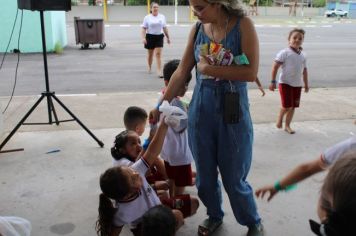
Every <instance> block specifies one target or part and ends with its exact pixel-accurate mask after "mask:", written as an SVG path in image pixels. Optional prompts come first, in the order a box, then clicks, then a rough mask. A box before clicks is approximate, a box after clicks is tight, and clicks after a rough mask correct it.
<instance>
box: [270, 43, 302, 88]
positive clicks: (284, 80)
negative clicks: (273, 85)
mask: <svg viewBox="0 0 356 236" xmlns="http://www.w3.org/2000/svg"><path fill="white" fill-rule="evenodd" d="M275 61H276V62H277V63H280V64H281V67H282V70H281V73H280V74H279V78H278V83H281V84H288V85H290V86H292V87H302V86H303V71H304V68H307V66H306V63H307V62H306V55H305V54H304V53H303V51H300V53H297V52H296V51H295V50H293V49H291V48H290V47H288V48H285V49H282V50H281V51H279V52H278V54H277V56H276V58H275Z"/></svg>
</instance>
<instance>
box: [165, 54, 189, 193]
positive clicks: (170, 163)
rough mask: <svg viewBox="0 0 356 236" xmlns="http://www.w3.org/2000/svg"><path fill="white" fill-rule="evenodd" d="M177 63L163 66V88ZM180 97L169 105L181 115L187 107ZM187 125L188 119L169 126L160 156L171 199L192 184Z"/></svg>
mask: <svg viewBox="0 0 356 236" xmlns="http://www.w3.org/2000/svg"><path fill="white" fill-rule="evenodd" d="M179 62H180V61H179V60H171V61H169V62H167V63H166V64H165V65H164V68H163V78H164V82H165V86H167V85H168V83H169V80H170V78H171V76H172V74H173V72H174V71H175V70H176V69H177V67H178V65H179ZM191 77H192V76H191V74H190V75H189V77H188V78H187V79H186V84H185V87H184V88H181V91H180V94H179V96H180V97H183V96H184V94H185V92H186V90H187V88H188V83H189V81H190V79H191ZM163 92H164V91H163ZM180 97H175V98H174V99H172V101H171V103H170V105H171V106H175V107H176V108H177V109H179V110H180V111H181V112H182V113H184V114H186V112H187V105H185V104H184V103H183V102H182V101H181V99H180ZM187 125H188V119H182V120H180V123H179V124H177V126H176V127H172V126H169V128H168V131H167V134H166V137H165V140H164V143H163V146H162V151H161V154H160V155H161V158H162V159H163V160H164V165H165V168H166V173H167V176H168V179H169V194H170V196H171V197H174V196H177V195H181V194H183V193H184V188H185V186H191V185H193V184H194V181H193V172H192V167H191V162H192V161H193V156H192V153H191V151H190V148H189V145H188V132H187Z"/></svg>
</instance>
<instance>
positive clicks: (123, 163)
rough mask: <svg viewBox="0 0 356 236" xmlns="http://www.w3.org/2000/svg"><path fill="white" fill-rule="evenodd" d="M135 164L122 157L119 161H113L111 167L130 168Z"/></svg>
mask: <svg viewBox="0 0 356 236" xmlns="http://www.w3.org/2000/svg"><path fill="white" fill-rule="evenodd" d="M134 163H135V162H132V161H130V160H129V159H127V158H125V157H123V158H121V159H119V160H115V159H113V161H112V165H113V166H132V165H133V164H134Z"/></svg>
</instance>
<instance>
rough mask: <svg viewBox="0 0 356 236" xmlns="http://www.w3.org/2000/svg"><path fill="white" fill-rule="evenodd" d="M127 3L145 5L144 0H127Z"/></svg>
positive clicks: (129, 4)
mask: <svg viewBox="0 0 356 236" xmlns="http://www.w3.org/2000/svg"><path fill="white" fill-rule="evenodd" d="M127 5H128V6H140V5H147V1H146V0H128V1H127Z"/></svg>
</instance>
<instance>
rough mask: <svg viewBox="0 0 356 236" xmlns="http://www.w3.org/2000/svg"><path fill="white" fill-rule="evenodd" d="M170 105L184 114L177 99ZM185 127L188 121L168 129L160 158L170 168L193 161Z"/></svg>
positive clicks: (180, 102)
mask: <svg viewBox="0 0 356 236" xmlns="http://www.w3.org/2000/svg"><path fill="white" fill-rule="evenodd" d="M170 105H171V106H176V107H179V108H180V109H182V110H183V111H185V112H186V109H185V108H184V104H183V103H182V101H180V100H179V99H178V98H174V99H173V100H172V101H171V103H170ZM161 122H164V121H161ZM187 126H188V119H183V120H180V124H179V127H177V128H174V129H173V128H172V127H168V130H167V133H166V137H165V138H164V143H163V146H162V150H161V154H160V156H161V158H162V159H163V160H165V161H166V162H168V163H169V165H170V166H182V165H188V164H190V163H191V162H192V161H193V155H192V152H191V151H190V148H189V144H188V131H187Z"/></svg>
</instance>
